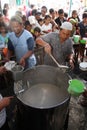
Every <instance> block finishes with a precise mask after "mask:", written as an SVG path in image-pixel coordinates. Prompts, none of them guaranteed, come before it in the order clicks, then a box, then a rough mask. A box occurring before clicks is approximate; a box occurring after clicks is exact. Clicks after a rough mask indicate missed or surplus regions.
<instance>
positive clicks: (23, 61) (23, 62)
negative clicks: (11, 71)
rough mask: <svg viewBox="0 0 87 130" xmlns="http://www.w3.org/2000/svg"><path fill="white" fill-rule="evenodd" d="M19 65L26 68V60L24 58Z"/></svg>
mask: <svg viewBox="0 0 87 130" xmlns="http://www.w3.org/2000/svg"><path fill="white" fill-rule="evenodd" d="M19 64H20V65H22V66H23V67H24V66H25V59H24V58H23V57H22V58H21V59H20V62H19Z"/></svg>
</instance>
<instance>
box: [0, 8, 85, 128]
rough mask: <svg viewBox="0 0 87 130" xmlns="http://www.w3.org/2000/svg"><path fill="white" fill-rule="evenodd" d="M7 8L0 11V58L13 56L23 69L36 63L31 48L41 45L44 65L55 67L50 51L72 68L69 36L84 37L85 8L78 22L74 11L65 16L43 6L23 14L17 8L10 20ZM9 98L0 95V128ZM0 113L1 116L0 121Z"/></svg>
mask: <svg viewBox="0 0 87 130" xmlns="http://www.w3.org/2000/svg"><path fill="white" fill-rule="evenodd" d="M8 10H9V8H8V6H7V7H4V9H3V10H2V13H0V61H2V60H3V59H4V60H5V62H7V61H9V60H10V59H11V57H12V56H15V57H16V59H15V60H16V62H17V63H19V64H20V65H22V66H24V68H25V69H27V68H32V67H34V66H35V65H37V59H36V57H35V53H34V49H35V48H36V47H38V46H41V47H43V48H44V55H43V56H44V61H43V63H44V64H46V65H52V66H56V64H55V63H54V62H53V61H52V59H51V58H50V54H52V55H53V56H54V57H55V59H56V60H57V61H58V62H59V63H60V64H62V65H66V63H67V62H68V64H69V65H70V66H71V68H72V69H73V68H74V63H75V58H74V47H73V40H72V37H73V35H80V38H81V39H82V38H84V37H85V38H87V12H86V11H84V12H83V14H82V21H81V20H80V19H79V17H78V13H77V11H76V10H73V11H72V16H71V17H68V14H67V13H66V12H64V10H63V9H58V11H55V10H54V9H53V8H50V9H49V10H48V9H47V7H46V6H42V8H41V11H38V10H37V9H32V11H31V12H28V13H27V14H26V15H23V14H22V12H21V11H19V10H17V11H16V12H15V15H14V16H12V17H11V19H9V17H8V16H9V14H8ZM5 71H6V70H5V68H4V67H2V68H0V73H4V72H5ZM0 90H1V88H0ZM11 98H13V97H4V98H2V96H1V95H0V129H1V130H3V128H4V123H5V121H6V119H4V118H6V115H5V109H4V108H5V107H6V106H8V105H9V104H10V100H11ZM3 104H4V105H3ZM2 111H3V112H2ZM2 114H4V115H5V116H4V117H3V120H4V121H3V123H2V121H1V118H2ZM6 129H7V128H6Z"/></svg>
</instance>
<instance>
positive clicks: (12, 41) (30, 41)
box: [8, 16, 36, 69]
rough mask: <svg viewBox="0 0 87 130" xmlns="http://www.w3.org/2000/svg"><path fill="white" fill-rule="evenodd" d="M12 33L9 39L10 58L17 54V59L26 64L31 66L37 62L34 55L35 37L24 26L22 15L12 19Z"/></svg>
mask: <svg viewBox="0 0 87 130" xmlns="http://www.w3.org/2000/svg"><path fill="white" fill-rule="evenodd" d="M10 23H11V27H12V31H13V32H12V33H11V34H10V36H9V39H8V58H10V57H11V56H12V55H13V52H14V53H15V55H16V61H17V62H18V63H19V64H21V65H22V66H24V68H25V69H26V68H31V67H33V66H34V65H35V64H36V58H35V56H34V53H33V52H34V38H33V36H32V34H31V33H30V32H28V31H27V30H25V29H24V28H23V21H22V19H21V17H20V16H13V17H12V18H11V20H10Z"/></svg>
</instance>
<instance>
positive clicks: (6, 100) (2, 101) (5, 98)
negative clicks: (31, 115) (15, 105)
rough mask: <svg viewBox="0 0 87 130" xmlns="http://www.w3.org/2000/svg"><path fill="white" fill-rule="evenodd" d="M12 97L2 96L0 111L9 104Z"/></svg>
mask: <svg viewBox="0 0 87 130" xmlns="http://www.w3.org/2000/svg"><path fill="white" fill-rule="evenodd" d="M12 98H13V97H12V96H11V97H4V98H2V99H1V100H0V111H1V110H2V109H3V108H5V107H7V106H8V105H9V104H10V102H11V99H12Z"/></svg>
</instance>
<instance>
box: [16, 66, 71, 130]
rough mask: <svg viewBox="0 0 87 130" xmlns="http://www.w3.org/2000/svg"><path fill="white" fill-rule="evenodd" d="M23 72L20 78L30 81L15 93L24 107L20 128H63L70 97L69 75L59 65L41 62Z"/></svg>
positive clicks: (49, 129)
mask: <svg viewBox="0 0 87 130" xmlns="http://www.w3.org/2000/svg"><path fill="white" fill-rule="evenodd" d="M23 76H24V77H23V82H25V81H29V87H28V89H27V90H25V91H24V92H22V93H20V94H19V95H17V98H18V99H19V100H20V102H21V105H22V107H21V108H22V109H21V110H23V111H22V112H21V115H22V116H21V119H22V123H21V125H22V128H23V126H24V129H26V128H27V127H28V128H29V129H30V130H34V129H37V130H62V129H63V127H64V123H65V120H66V115H67V111H68V105H69V98H70V95H69V94H68V92H67V88H68V80H69V77H68V75H67V74H66V73H64V72H62V71H61V70H59V69H58V68H55V67H52V66H47V65H41V66H36V67H35V68H32V69H29V70H26V71H25V72H24V73H23ZM21 119H20V120H21ZM23 124H24V125H23ZM25 127H26V128H25Z"/></svg>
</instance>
